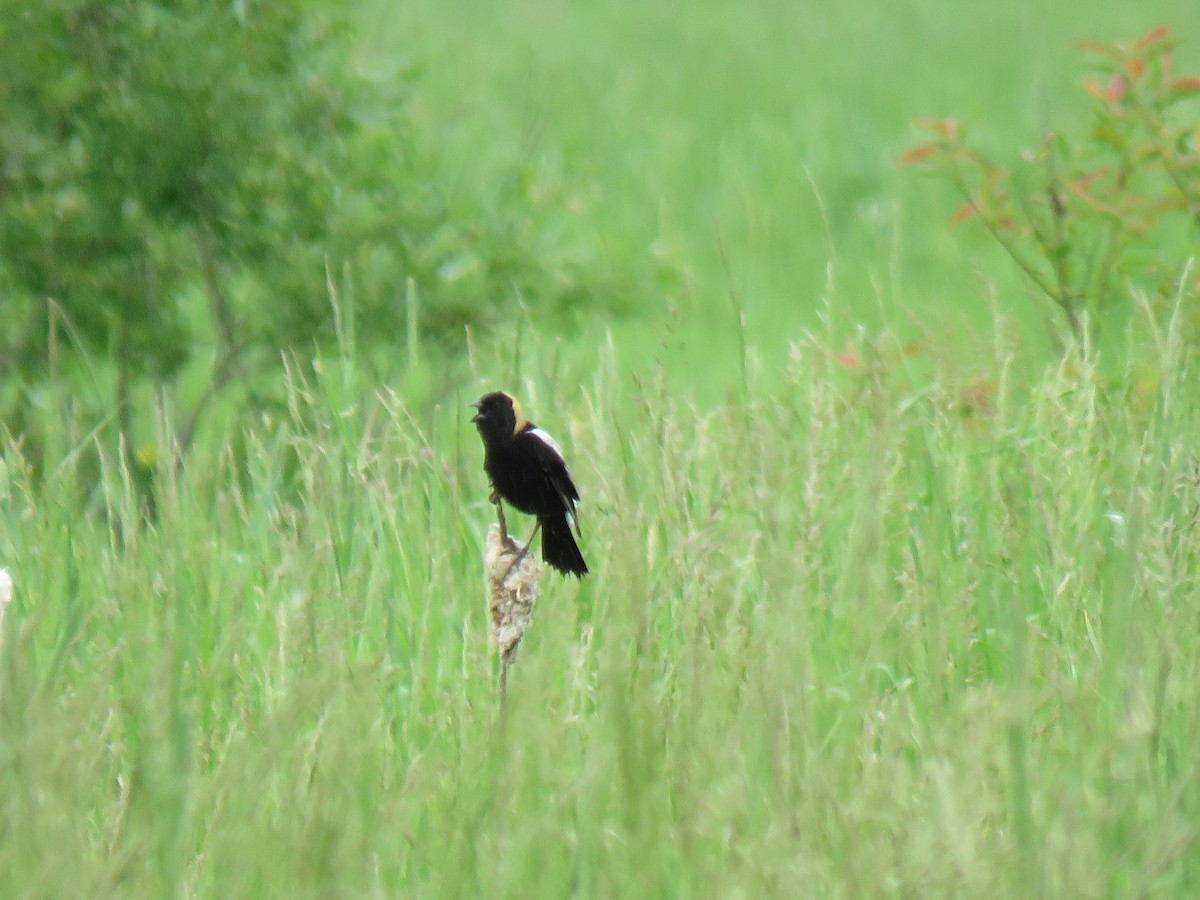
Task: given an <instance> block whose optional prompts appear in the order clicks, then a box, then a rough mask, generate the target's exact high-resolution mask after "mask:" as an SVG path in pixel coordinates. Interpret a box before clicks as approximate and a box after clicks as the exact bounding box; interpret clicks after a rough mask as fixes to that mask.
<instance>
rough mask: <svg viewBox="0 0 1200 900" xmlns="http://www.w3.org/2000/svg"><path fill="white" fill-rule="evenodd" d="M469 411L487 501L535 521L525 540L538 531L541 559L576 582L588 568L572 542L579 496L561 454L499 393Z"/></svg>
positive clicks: (512, 400)
mask: <svg viewBox="0 0 1200 900" xmlns="http://www.w3.org/2000/svg"><path fill="white" fill-rule="evenodd" d="M471 405H472V406H473V407H475V409H477V410H478V412H477V413H476V414H475V416H474V417H473V418H472V419H471V421H472V422H474V423H475V425H476V427H477V428H478V429H479V436H480V437H481V438H483V468H484V471H485V472H487V474H488V478H490V479H491V481H492V489H493V491H494V492H495V493H494V495H493V497H497V496H498V497H499V498H500V499H502V500H507V501H508V502H509V503H510V504H512V505H513V506H514V507H515V508H517V509H519V510H520V511H521V512H523V513H526V514H528V515H531V516H537V521H538V524H537V527H536V528H534V533H533V535H530V538H529V540H530V542H532V541H533V538H534V537H535V536H536V535H537V532H538V529H541V532H542V559H544V560H545V561H546V562H547V563H549V564H550V565H552V566H553V567H554V568H556V569H558V571H560V572H562V573H563V574H566V575H578V576H579V577H580V578H582V577H583V576H584V575H586V574H587V573H588V567H587V563H586V562H584V561H583V554H582V553H580V552H579V544H577V543H576V542H575V534H580V532H579V519H578V517H577V516H576V515H575V501H577V500H578V499H579V491H578V490H577V489H576V487H575V482H574V481H572V480H571V472H570V470H569V469H567V463H566V460H564V459H563V455H562V449H561V448H560V447H559V446H558V444H557V443H556V442H555V440H554V438H552V437H550V435H548V434H546V432H544V431H542V429H540V428H538V427H537V426H536V425H534V424H533V423H532V422H530V421H528V420H527V419H526V418H525V416H524V414H523V413H522V412H521V404H520V403H518V402H517V400H516V398H514V397H512V396H511V395H509V394H506V393H504V392H503V391H493V392H492V393H490V394H484V395H483V396H482V397H480V398H479V399H478V400H477V401H475V402H474V403H472V404H471ZM572 526H574V530H575V534H572V532H571V529H572ZM580 536H581V537H582V534H580ZM528 547H529V545H528V544H526V550H527V549H528Z"/></svg>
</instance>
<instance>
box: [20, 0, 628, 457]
mask: <svg viewBox="0 0 1200 900" xmlns="http://www.w3.org/2000/svg"><path fill="white" fill-rule="evenodd" d="M337 9H338V7H337V5H329V4H317V3H310V2H305V0H262V2H247V0H243V2H231V3H208V2H203V0H161V2H146V0H47V2H43V3H29V4H25V3H7V4H4V5H3V6H0V45H2V46H3V47H4V48H5V49H4V52H3V53H2V54H0V299H2V300H3V304H4V305H3V309H4V312H5V315H4V316H3V323H2V324H0V375H3V376H5V381H4V390H3V391H2V392H0V407H3V408H4V413H5V421H6V422H8V423H9V426H10V428H12V427H13V426H14V423H16V424H18V425H19V424H20V423H25V426H28V424H29V423H30V422H31V421H32V422H36V420H37V419H38V418H39V416H40V415H41V414H40V413H37V412H33V413H30V411H29V407H30V404H31V403H33V402H35V401H34V400H33V399H31V398H32V395H33V393H35V392H36V385H37V384H38V383H39V382H40V381H41V380H43V379H45V378H46V377H67V378H79V377H81V376H80V373H81V372H82V371H85V370H86V383H81V385H80V388H81V389H80V390H79V391H77V392H76V393H77V395H78V398H79V400H78V402H80V403H82V404H84V405H85V406H86V407H87V409H86V410H84V412H83V413H82V415H83V419H84V420H85V421H86V422H88V423H91V424H87V425H85V427H84V428H83V433H84V434H86V433H87V431H88V429H89V428H90V427H92V424H94V423H97V422H98V423H101V424H102V425H103V428H104V430H105V432H106V433H111V430H112V428H113V427H116V428H119V430H120V432H121V435H122V437H124V439H125V444H126V452H127V459H126V461H127V462H128V463H130V465H131V468H136V467H137V464H136V461H135V460H134V458H133V456H132V455H131V454H132V449H133V448H134V447H135V446H137V445H138V444H145V443H146V442H147V441H148V440H149V439H150V438H149V431H150V426H149V423H150V422H151V421H152V416H150V415H149V414H148V413H149V404H150V403H151V402H157V401H156V400H155V399H154V398H157V397H161V396H163V394H162V389H163V388H164V387H169V386H172V385H174V384H176V383H179V382H187V383H189V384H190V385H191V388H190V390H188V391H183V392H182V394H181V395H180V396H177V397H176V398H175V408H176V410H177V412H178V413H179V415H178V420H179V421H181V422H183V423H184V426H183V429H182V432H181V434H180V435H179V438H180V444H181V445H182V446H183V447H184V448H186V446H187V445H188V444H189V443H190V442H191V439H192V437H193V435H194V433H195V426H196V424H197V422H198V421H199V419H200V416H201V413H203V412H205V411H206V410H207V409H208V408H209V406H210V401H211V400H212V398H213V397H214V396H215V395H216V394H217V393H218V392H220V391H222V390H223V389H226V388H228V387H231V386H236V387H238V388H240V389H242V390H244V391H246V392H247V395H248V396H249V398H250V399H251V401H252V402H256V401H259V400H261V399H262V398H261V397H259V396H258V395H257V394H255V393H254V391H255V388H254V384H255V381H256V376H257V375H259V374H261V373H263V372H264V371H268V370H270V369H271V368H273V367H275V366H277V365H278V363H279V360H280V358H281V353H284V352H287V351H289V350H293V349H297V350H299V351H301V353H303V354H308V353H309V352H311V349H312V348H313V347H314V345H319V344H321V343H324V342H327V341H331V340H333V339H334V337H335V332H336V330H337V323H336V316H335V314H334V309H333V306H334V304H333V303H332V302H331V296H330V290H329V286H328V280H329V279H330V277H331V273H332V276H333V278H334V280H335V281H336V282H338V283H339V284H340V283H341V282H343V281H347V286H349V285H350V284H352V285H353V291H352V292H350V291H347V292H345V299H346V303H347V309H346V310H343V312H344V313H345V314H346V315H350V316H352V317H353V321H354V325H353V341H354V345H355V346H356V347H358V348H364V349H365V348H367V347H368V345H370V344H371V343H374V344H376V345H377V346H381V347H382V348H384V349H385V353H384V354H383V356H384V357H385V358H396V357H400V358H401V359H402V357H403V351H402V350H401V349H400V348H402V347H404V346H405V341H404V337H405V336H406V335H408V336H411V335H413V334H415V331H414V330H413V329H414V328H415V325H414V323H410V322H408V320H407V319H408V315H409V313H410V312H412V311H414V310H415V309H416V308H417V307H416V306H415V305H411V304H410V305H406V303H405V302H404V298H405V293H406V285H407V284H408V283H409V280H410V279H411V280H412V282H411V283H412V284H413V285H414V288H415V289H416V290H417V291H418V292H419V296H420V310H421V322H420V329H421V333H422V336H423V337H433V338H437V337H442V336H448V335H453V336H454V338H455V339H456V340H461V336H462V328H463V326H464V325H483V324H486V323H488V322H489V321H494V320H495V318H496V317H497V315H498V314H500V313H501V312H502V311H503V310H505V309H511V307H512V304H513V303H514V302H516V300H517V298H524V300H525V302H527V303H529V304H530V305H531V306H533V307H535V308H539V309H545V310H549V311H554V312H556V313H563V312H567V311H570V310H571V309H572V308H575V307H578V306H580V305H584V304H586V305H588V306H592V305H594V304H596V303H601V304H607V305H612V298H614V297H618V296H620V295H621V294H622V293H623V292H622V291H621V290H620V287H619V283H618V282H619V279H607V278H606V277H597V275H596V273H597V272H600V271H601V270H602V269H603V260H602V259H601V258H600V256H599V255H597V254H593V255H592V256H591V257H588V258H585V259H584V260H582V262H580V261H577V260H574V259H571V258H569V257H568V256H567V254H566V253H565V252H563V251H562V250H561V248H555V247H547V246H546V245H547V239H546V237H545V235H544V234H542V233H539V231H538V227H537V226H538V220H539V217H540V214H541V213H545V212H546V209H545V208H544V205H545V204H547V203H552V202H553V200H552V199H551V200H549V201H543V208H541V209H539V208H538V206H539V201H538V200H537V199H536V198H534V197H533V196H532V194H531V193H530V192H529V191H526V190H523V189H522V185H523V180H522V179H521V178H520V177H516V178H513V179H512V189H510V190H505V191H503V192H502V194H501V196H500V197H499V198H498V201H497V202H498V204H499V207H498V208H495V209H493V208H489V206H488V205H487V204H485V203H482V202H479V201H473V200H472V199H471V198H463V197H460V196H452V194H453V192H450V191H445V190H442V189H440V188H439V185H438V184H437V183H436V181H435V180H434V179H432V178H431V177H430V172H432V171H434V170H435V166H433V165H432V164H431V163H430V161H429V157H428V155H427V154H426V153H425V152H423V151H422V150H421V146H422V145H421V143H420V142H418V140H417V139H416V136H415V135H414V133H413V130H412V128H411V127H410V126H409V124H408V121H407V118H406V101H407V97H408V95H409V93H410V92H411V90H412V89H413V77H412V73H413V71H414V69H413V67H412V66H405V65H404V64H403V63H401V64H398V65H397V66H396V67H395V72H393V73H390V74H388V75H387V76H386V77H368V76H367V75H365V74H363V73H360V72H358V71H356V70H355V68H354V66H353V49H354V48H353V43H352V41H351V40H350V39H351V38H353V35H352V34H351V33H350V30H349V28H348V26H347V21H346V20H345V19H343V18H341V17H340V14H339V13H337V12H335V11H334V10H337ZM427 145H429V146H434V147H435V146H436V139H431V140H429V141H428V142H427ZM545 218H551V216H549V215H547V216H546V217H545ZM556 255H557V257H559V258H558V259H556V258H555V257H556ZM347 276H349V277H348V279H347ZM392 346H394V347H396V348H397V351H398V352H395V353H393V352H391V347H392ZM408 346H410V347H411V346H412V343H411V341H409V342H408ZM79 360H83V362H82V364H80V363H79V362H78V361H79ZM114 407H115V412H114ZM105 423H108V424H105ZM139 423H140V424H139ZM135 432H140V437H138V436H135ZM25 437H26V438H27V446H29V447H35V446H36V444H37V437H36V435H29V434H26V435H25Z"/></svg>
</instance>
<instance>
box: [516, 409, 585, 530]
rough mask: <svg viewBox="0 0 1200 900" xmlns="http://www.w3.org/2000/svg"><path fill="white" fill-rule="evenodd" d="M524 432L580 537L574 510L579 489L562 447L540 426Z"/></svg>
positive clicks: (577, 518) (577, 517)
mask: <svg viewBox="0 0 1200 900" xmlns="http://www.w3.org/2000/svg"><path fill="white" fill-rule="evenodd" d="M525 433H526V434H527V435H529V437H531V438H533V439H534V441H533V446H534V447H535V448H536V452H537V458H538V462H539V463H540V464H541V467H542V471H543V472H545V473H546V479H547V480H548V481H549V482H550V484H551V485H552V486H553V487H554V490H555V493H557V494H558V498H559V500H561V501H562V504H563V507H564V508H565V509H566V512H567V518H568V519H569V520H570V521H571V523H572V524H573V525H574V526H575V531H576V533H577V534H579V535H580V537H582V536H583V533H582V532H581V531H580V529H579V516H578V515H577V514H576V512H575V504H576V502H577V501H578V500H579V489H578V488H576V487H575V481H574V479H572V478H571V470H570V469H568V468H567V461H566V459H565V458H564V457H563V452H562V448H561V447H560V446H558V441H556V440H554V438H552V437H551V436H550V435H549V434H547V433H546V432H545V431H543V430H542V429H540V428H537V427H534V428H530V429H529V430H528V431H526V432H525Z"/></svg>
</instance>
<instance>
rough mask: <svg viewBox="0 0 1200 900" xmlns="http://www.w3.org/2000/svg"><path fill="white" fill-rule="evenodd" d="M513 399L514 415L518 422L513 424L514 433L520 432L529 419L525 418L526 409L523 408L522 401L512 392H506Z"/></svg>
mask: <svg viewBox="0 0 1200 900" xmlns="http://www.w3.org/2000/svg"><path fill="white" fill-rule="evenodd" d="M505 396H506V397H508V399H509V400H511V401H512V408H513V417H514V418H515V419H516V423H515V424H514V425H513V434H520V433H521V429H522V428H524V427H525V426H526V425H528V424H529V420H528V419H526V418H525V410H523V409H521V401H520V400H518V399H517V398H516V397H514V396H513V395H512V394H505Z"/></svg>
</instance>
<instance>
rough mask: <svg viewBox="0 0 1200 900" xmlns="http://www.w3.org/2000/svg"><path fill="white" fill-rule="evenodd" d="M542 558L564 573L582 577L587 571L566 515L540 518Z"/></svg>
mask: <svg viewBox="0 0 1200 900" xmlns="http://www.w3.org/2000/svg"><path fill="white" fill-rule="evenodd" d="M542 559H544V560H545V561H546V562H547V563H548V564H550V565H552V566H554V568H556V569H558V571H560V572H562V573H563V574H564V575H577V576H579V577H580V578H582V577H583V576H584V575H586V574H587V573H588V567H587V563H586V562H584V561H583V554H582V553H581V552H580V551H579V544H577V543H576V542H575V535H574V533H573V532H572V531H571V523H570V522H569V521H568V520H567V517H566V516H561V517H560V516H551V517H549V518H546V519H543V520H542Z"/></svg>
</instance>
